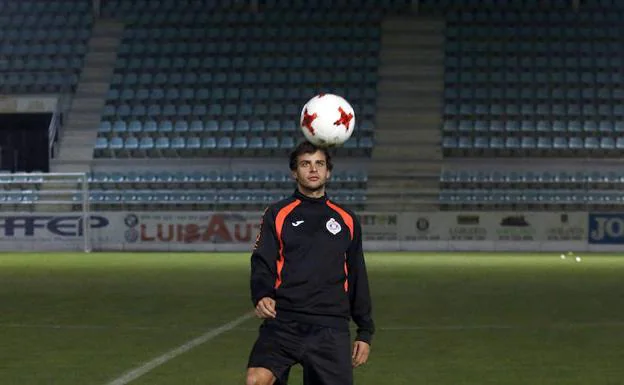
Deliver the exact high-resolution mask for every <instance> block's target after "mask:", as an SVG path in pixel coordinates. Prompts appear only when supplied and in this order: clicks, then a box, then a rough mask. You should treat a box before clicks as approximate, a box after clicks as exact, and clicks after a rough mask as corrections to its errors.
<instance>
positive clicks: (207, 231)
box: [139, 214, 261, 243]
mask: <svg viewBox="0 0 624 385" xmlns="http://www.w3.org/2000/svg"><path fill="white" fill-rule="evenodd" d="M228 218H230V217H228V216H223V215H220V214H216V215H212V216H211V217H210V219H208V223H206V224H205V222H203V223H153V224H151V225H148V224H145V223H142V224H140V225H139V231H140V241H141V242H166V243H170V242H180V243H197V242H214V241H216V242H224V243H227V242H251V240H252V235H253V232H254V231H256V230H258V229H259V228H260V227H261V225H260V224H259V223H248V222H247V221H245V220H244V219H243V220H237V221H236V223H232V222H229V223H228V221H227V219H228Z"/></svg>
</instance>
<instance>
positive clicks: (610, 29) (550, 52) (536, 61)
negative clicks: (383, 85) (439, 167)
mask: <svg viewBox="0 0 624 385" xmlns="http://www.w3.org/2000/svg"><path fill="white" fill-rule="evenodd" d="M471 2H472V3H474V1H466V2H453V1H450V0H443V1H441V2H439V3H440V4H438V6H439V7H440V8H442V9H447V12H446V21H447V24H446V30H445V35H446V36H445V37H446V43H445V64H444V69H445V74H444V96H443V98H444V107H443V111H442V112H443V123H442V127H441V129H442V131H443V137H444V138H443V140H442V142H443V143H442V144H443V150H444V152H445V154H446V155H447V156H466V155H470V156H473V155H477V156H478V155H485V156H487V155H497V156H504V155H511V156H515V155H545V156H549V155H555V156H568V155H569V156H577V155H579V154H582V155H588V156H594V155H600V156H602V155H603V154H605V153H606V154H607V155H611V156H616V155H617V154H618V153H620V152H621V148H619V147H618V145H617V143H618V139H619V138H620V137H622V136H624V134H623V132H622V130H623V128H624V126H623V125H622V120H623V119H624V107H622V105H621V100H622V96H624V76H623V75H622V72H621V68H622V66H623V65H624V59H622V57H621V55H619V50H618V49H616V48H617V47H618V46H619V45H620V42H621V40H622V38H624V30H622V29H621V28H620V25H621V19H622V16H623V15H624V7H621V6H616V5H613V6H611V5H609V6H608V7H607V5H605V4H604V3H602V2H600V1H598V0H597V1H589V3H593V5H588V6H585V4H584V5H583V7H582V9H581V10H580V11H579V12H575V11H573V10H572V9H570V7H569V2H560V1H557V0H552V1H544V2H542V1H539V2H538V1H534V2H532V1H515V0H511V1H506V2H504V3H505V4H506V6H496V7H495V6H494V2H490V3H491V4H490V5H489V6H487V5H486V6H485V7H483V8H482V9H478V8H472V7H471V6H470V5H468V4H469V3H471ZM434 3H438V2H437V1H436V2H433V1H423V2H421V5H423V6H430V7H432V8H434V7H435V6H434ZM513 3H516V4H515V5H514V4H513ZM537 3H539V7H540V11H539V12H538V13H537V14H536V12H534V10H532V7H533V6H537ZM564 3H565V5H564V6H563V7H560V6H561V5H563V4H564ZM609 3H611V2H609ZM459 4H461V5H459ZM499 5H500V4H499ZM520 5H521V6H520ZM487 8H491V9H487ZM586 53H587V54H586Z"/></svg>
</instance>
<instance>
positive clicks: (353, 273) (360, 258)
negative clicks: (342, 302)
mask: <svg viewBox="0 0 624 385" xmlns="http://www.w3.org/2000/svg"><path fill="white" fill-rule="evenodd" d="M354 222H355V223H354V225H355V226H354V230H353V233H354V234H353V240H352V241H351V246H350V247H349V250H348V251H347V269H348V272H349V276H348V279H349V301H350V303H351V317H352V318H353V321H354V322H355V323H356V325H357V326H358V328H357V336H356V338H355V339H356V340H357V341H362V342H366V343H367V344H369V345H370V343H371V340H372V338H373V333H375V324H374V323H373V318H372V303H371V297H370V290H369V287H368V274H367V272H366V264H365V262H364V252H363V250H362V227H361V226H360V223H359V222H358V221H357V219H355V217H354Z"/></svg>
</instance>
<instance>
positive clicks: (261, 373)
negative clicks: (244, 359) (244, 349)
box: [245, 368, 275, 385]
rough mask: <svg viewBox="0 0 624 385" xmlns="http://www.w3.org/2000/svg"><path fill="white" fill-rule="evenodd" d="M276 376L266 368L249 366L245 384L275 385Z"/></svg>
mask: <svg viewBox="0 0 624 385" xmlns="http://www.w3.org/2000/svg"><path fill="white" fill-rule="evenodd" d="M274 383H275V376H274V375H273V373H272V372H271V371H270V370H268V369H265V368H249V369H247V380H246V382H245V385H273V384H274Z"/></svg>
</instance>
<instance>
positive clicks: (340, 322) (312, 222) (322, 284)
mask: <svg viewBox="0 0 624 385" xmlns="http://www.w3.org/2000/svg"><path fill="white" fill-rule="evenodd" d="M332 167H333V165H332V161H331V156H330V154H329V152H328V151H327V150H326V149H323V148H319V147H317V146H315V145H314V144H312V143H310V142H303V143H301V144H300V145H299V146H297V148H296V149H295V150H294V151H293V152H292V153H291V154H290V169H291V171H292V175H293V177H294V179H295V181H296V183H297V189H296V190H295V192H294V194H293V195H292V196H291V197H289V198H287V199H284V200H282V201H280V202H277V203H275V204H273V205H271V206H269V207H268V208H267V210H266V211H265V213H264V215H263V218H262V225H261V229H260V234H259V235H258V239H257V241H256V244H255V246H254V251H253V253H252V255H251V296H252V301H253V304H254V306H255V313H256V315H257V316H258V317H259V318H262V319H264V322H263V323H262V325H261V326H260V332H259V336H258V339H257V340H256V343H255V344H254V346H253V349H252V351H251V354H250V357H249V363H248V369H247V382H246V384H247V385H273V384H279V385H285V384H286V383H287V381H288V374H289V371H290V368H291V367H292V366H293V365H295V364H297V363H299V364H301V365H302V366H303V376H304V384H306V385H351V384H353V368H354V367H357V366H360V365H362V364H364V363H366V361H367V360H368V355H369V352H370V344H371V338H372V335H373V333H374V324H373V320H372V317H371V299H370V293H369V287H368V277H367V273H366V265H365V263H364V255H363V252H362V230H361V226H360V224H359V222H358V220H357V218H356V216H355V215H354V214H353V213H352V212H351V211H349V210H347V209H345V208H343V207H341V206H340V205H338V204H336V203H334V202H332V201H331V200H330V199H328V198H327V196H326V195H325V183H326V182H327V179H328V178H329V176H330V173H331V170H332ZM350 318H353V320H354V321H355V323H356V324H357V326H358V329H357V335H356V337H355V342H354V344H353V349H352V348H351V337H350V332H349V320H350Z"/></svg>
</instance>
